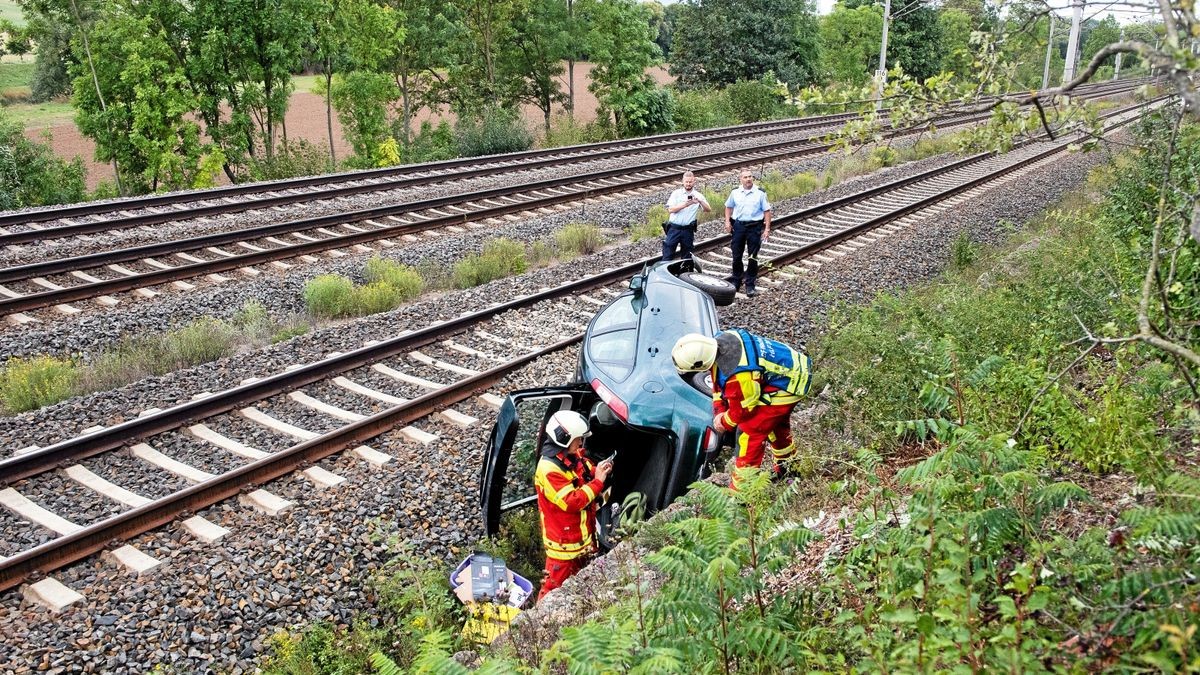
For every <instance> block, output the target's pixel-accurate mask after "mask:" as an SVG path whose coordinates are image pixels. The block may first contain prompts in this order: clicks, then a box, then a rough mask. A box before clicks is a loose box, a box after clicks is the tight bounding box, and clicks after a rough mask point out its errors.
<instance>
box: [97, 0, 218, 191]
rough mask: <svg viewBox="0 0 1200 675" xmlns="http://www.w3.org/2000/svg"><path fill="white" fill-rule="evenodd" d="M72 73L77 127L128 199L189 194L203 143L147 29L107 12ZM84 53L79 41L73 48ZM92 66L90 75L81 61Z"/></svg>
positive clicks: (189, 96)
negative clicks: (164, 192) (112, 168)
mask: <svg viewBox="0 0 1200 675" xmlns="http://www.w3.org/2000/svg"><path fill="white" fill-rule="evenodd" d="M88 32H89V33H90V34H91V35H90V39H89V41H88V44H89V45H90V47H89V51H90V54H89V56H88V57H87V58H80V59H79V60H78V62H77V65H76V66H74V71H75V75H76V78H75V107H76V117H75V120H76V123H77V124H78V125H79V129H80V131H82V132H83V133H84V134H85V135H87V136H88V137H90V138H92V139H93V140H95V142H96V157H97V158H98V159H100V160H107V161H113V162H114V163H115V164H116V166H117V171H118V174H117V175H118V178H119V179H120V180H121V181H122V184H124V185H126V186H128V189H130V190H131V191H134V192H144V191H147V190H150V191H154V190H158V189H159V188H161V187H166V188H170V189H178V188H182V187H191V183H192V179H193V177H194V176H195V174H196V171H197V167H198V165H199V161H200V156H201V153H202V152H203V144H202V143H201V142H200V127H199V125H198V124H196V122H195V121H193V120H191V119H189V118H188V115H189V114H190V113H191V112H192V111H193V110H195V109H196V104H197V101H196V97H195V95H194V94H193V93H192V90H191V87H190V86H189V85H188V82H187V78H186V76H185V75H184V73H183V71H182V69H181V68H179V67H177V66H176V65H175V63H174V58H173V56H172V54H171V50H170V49H169V47H168V46H167V44H166V41H165V36H164V35H163V33H162V32H161V30H159V29H158V28H157V27H155V26H154V25H153V24H152V22H151V21H150V20H148V19H146V18H144V17H139V16H136V15H132V14H130V13H128V12H125V11H124V10H123V9H122V7H121V6H119V5H115V4H114V5H109V6H108V7H107V8H106V10H105V11H104V13H103V14H102V15H101V17H100V18H99V19H98V20H96V21H95V22H94V23H93V24H92V26H90V28H89V31H88ZM76 45H77V49H80V50H82V49H83V42H82V41H80V42H77V43H76ZM89 58H90V60H91V61H92V63H94V64H95V67H94V68H92V67H90V66H89V65H88V64H87V61H88V60H89Z"/></svg>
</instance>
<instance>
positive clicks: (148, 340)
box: [0, 302, 308, 413]
mask: <svg viewBox="0 0 1200 675" xmlns="http://www.w3.org/2000/svg"><path fill="white" fill-rule="evenodd" d="M307 331H308V325H307V324H306V323H304V322H302V321H300V320H299V319H298V318H296V317H290V318H287V319H284V320H282V321H277V320H275V319H272V318H271V316H270V315H269V314H268V313H267V310H266V307H265V306H264V305H263V304H262V303H259V302H248V303H246V305H244V306H243V307H242V309H241V310H239V311H238V312H237V313H235V314H234V316H233V317H232V318H231V319H230V320H228V321H222V320H220V319H214V318H212V317H202V318H200V319H197V320H196V321H193V322H192V323H190V324H187V325H186V326H183V327H182V328H178V329H175V330H172V331H167V332H165V333H159V334H156V335H143V336H136V337H126V338H124V339H123V340H121V341H120V342H119V343H117V345H116V346H115V347H112V348H110V349H107V350H105V351H104V352H101V353H100V354H99V355H97V356H96V357H95V358H94V359H93V360H92V362H91V363H83V362H81V361H79V360H78V359H59V358H54V357H51V356H34V357H30V358H21V359H10V360H9V361H8V363H7V364H5V365H4V366H3V367H2V368H0V403H3V405H4V409H5V410H6V411H7V412H8V413H19V412H25V411H28V410H36V409H38V408H41V407H43V406H47V405H52V404H54V403H58V402H59V401H63V400H66V399H68V398H70V397H72V396H78V395H81V394H87V393H91V392H95V391H108V390H111V389H116V388H118V387H121V386H124V385H126V384H129V383H130V382H136V381H138V380H141V379H144V378H147V377H152V376H155V375H163V374H165V373H169V372H172V371H175V370H178V369H181V368H189V367H191V366H197V365H200V364H202V363H208V362H210V361H215V360H217V359H220V358H223V357H226V356H231V355H233V354H234V353H235V352H237V351H238V349H239V348H241V347H243V346H260V345H263V344H267V343H269V342H279V341H280V340H284V339H288V338H291V337H295V336H296V335H301V334H303V333H305V332H307Z"/></svg>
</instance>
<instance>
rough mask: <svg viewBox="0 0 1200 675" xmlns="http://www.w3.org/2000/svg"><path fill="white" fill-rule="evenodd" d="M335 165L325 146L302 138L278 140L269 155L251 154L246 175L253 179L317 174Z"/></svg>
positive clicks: (328, 170) (329, 169)
mask: <svg viewBox="0 0 1200 675" xmlns="http://www.w3.org/2000/svg"><path fill="white" fill-rule="evenodd" d="M335 169H336V167H334V166H333V164H332V163H330V160H329V146H327V145H325V144H324V143H311V142H309V141H306V140H304V139H300V140H289V141H283V142H280V144H279V147H278V148H276V149H275V152H274V153H273V154H272V155H271V156H270V157H267V156H266V155H265V154H264V155H261V156H257V157H251V158H250V160H249V163H248V170H249V173H250V179H251V180H255V181H260V180H283V179H284V178H298V177H300V176H319V175H321V174H325V173H330V172H332V171H334V170H335Z"/></svg>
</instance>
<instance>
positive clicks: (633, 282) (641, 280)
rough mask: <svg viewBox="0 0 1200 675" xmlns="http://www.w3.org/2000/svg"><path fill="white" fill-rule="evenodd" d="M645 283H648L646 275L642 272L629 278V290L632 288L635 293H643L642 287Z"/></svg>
mask: <svg viewBox="0 0 1200 675" xmlns="http://www.w3.org/2000/svg"><path fill="white" fill-rule="evenodd" d="M645 285H646V277H644V276H642V275H640V274H639V275H637V276H635V277H633V278H632V279H630V280H629V290H631V291H633V292H634V293H637V294H639V295H640V294H641V292H642V288H643V287H645Z"/></svg>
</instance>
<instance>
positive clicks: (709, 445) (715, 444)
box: [701, 427, 721, 455]
mask: <svg viewBox="0 0 1200 675" xmlns="http://www.w3.org/2000/svg"><path fill="white" fill-rule="evenodd" d="M720 446H721V434H718V433H717V431H716V429H713V428H712V427H705V428H704V443H703V445H702V446H701V447H703V448H704V452H706V453H708V454H710V455H711V454H713V453H714V452H716V451H717V450H718V449H720Z"/></svg>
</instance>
